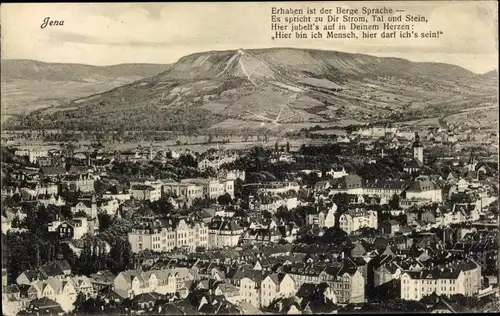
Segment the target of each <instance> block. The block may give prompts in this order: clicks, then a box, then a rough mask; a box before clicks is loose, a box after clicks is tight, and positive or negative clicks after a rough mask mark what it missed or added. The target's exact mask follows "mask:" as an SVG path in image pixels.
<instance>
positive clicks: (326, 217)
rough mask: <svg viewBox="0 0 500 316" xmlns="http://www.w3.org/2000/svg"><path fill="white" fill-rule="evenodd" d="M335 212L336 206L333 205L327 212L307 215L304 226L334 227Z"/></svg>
mask: <svg viewBox="0 0 500 316" xmlns="http://www.w3.org/2000/svg"><path fill="white" fill-rule="evenodd" d="M336 212H337V204H335V203H333V205H332V206H331V207H329V208H328V209H327V210H324V211H323V210H322V211H319V212H317V213H313V214H307V216H306V225H317V226H318V227H333V226H335V213H336Z"/></svg>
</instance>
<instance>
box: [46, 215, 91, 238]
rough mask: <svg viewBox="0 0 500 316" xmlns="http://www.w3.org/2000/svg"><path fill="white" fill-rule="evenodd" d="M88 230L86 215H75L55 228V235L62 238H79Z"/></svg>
mask: <svg viewBox="0 0 500 316" xmlns="http://www.w3.org/2000/svg"><path fill="white" fill-rule="evenodd" d="M54 228H55V227H54ZM89 231H90V226H89V223H88V222H87V218H86V217H76V218H73V219H72V220H69V221H64V222H62V223H60V224H59V225H58V226H57V228H55V232H56V233H57V235H58V236H59V237H60V238H63V239H81V238H82V237H83V236H84V235H85V234H87V233H88V232H89Z"/></svg>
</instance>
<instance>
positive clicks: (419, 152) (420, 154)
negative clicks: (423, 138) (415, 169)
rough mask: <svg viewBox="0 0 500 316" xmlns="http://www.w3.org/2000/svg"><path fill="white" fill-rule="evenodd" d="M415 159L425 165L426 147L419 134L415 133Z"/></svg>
mask: <svg viewBox="0 0 500 316" xmlns="http://www.w3.org/2000/svg"><path fill="white" fill-rule="evenodd" d="M413 158H414V159H415V160H417V161H419V162H420V163H424V146H423V145H422V143H421V142H420V136H418V133H417V132H415V141H414V142H413Z"/></svg>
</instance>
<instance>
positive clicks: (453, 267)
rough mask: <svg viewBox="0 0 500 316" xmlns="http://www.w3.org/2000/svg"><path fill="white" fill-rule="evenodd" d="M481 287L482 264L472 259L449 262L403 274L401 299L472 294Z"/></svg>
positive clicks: (416, 299) (415, 299)
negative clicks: (434, 294)
mask: <svg viewBox="0 0 500 316" xmlns="http://www.w3.org/2000/svg"><path fill="white" fill-rule="evenodd" d="M480 288H481V266H480V265H479V264H477V263H476V262H474V261H472V260H468V261H461V262H452V263H447V264H445V265H444V266H435V267H431V268H429V269H424V270H421V271H406V272H403V274H402V275H401V296H400V297H401V299H403V300H414V301H419V300H421V299H422V298H423V297H424V296H428V295H431V294H432V293H436V294H437V295H447V296H451V295H454V294H462V295H465V296H472V295H475V294H477V293H478V291H479V289H480Z"/></svg>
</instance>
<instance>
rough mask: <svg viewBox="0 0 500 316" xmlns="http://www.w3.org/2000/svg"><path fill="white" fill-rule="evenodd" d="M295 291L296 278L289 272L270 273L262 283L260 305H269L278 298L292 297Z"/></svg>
mask: <svg viewBox="0 0 500 316" xmlns="http://www.w3.org/2000/svg"><path fill="white" fill-rule="evenodd" d="M295 292H296V288H295V280H294V279H293V278H292V277H291V276H290V275H289V274H286V273H272V274H269V275H267V276H266V277H265V278H264V279H263V280H262V282H261V284H260V306H261V307H267V306H268V305H269V304H270V303H271V302H272V301H273V300H275V299H276V298H279V297H283V298H286V297H290V296H292V295H294V294H295Z"/></svg>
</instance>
